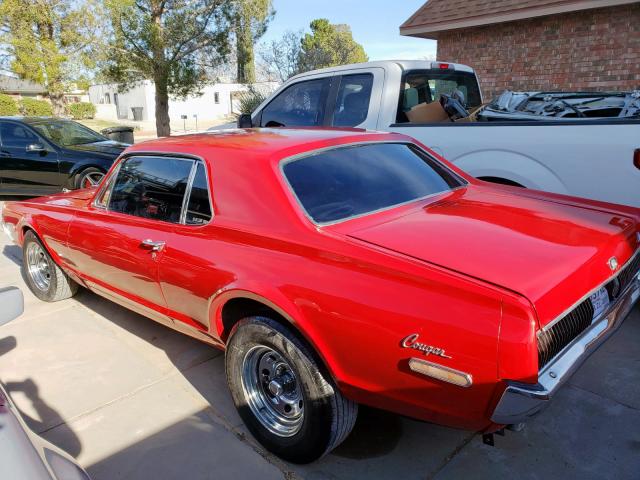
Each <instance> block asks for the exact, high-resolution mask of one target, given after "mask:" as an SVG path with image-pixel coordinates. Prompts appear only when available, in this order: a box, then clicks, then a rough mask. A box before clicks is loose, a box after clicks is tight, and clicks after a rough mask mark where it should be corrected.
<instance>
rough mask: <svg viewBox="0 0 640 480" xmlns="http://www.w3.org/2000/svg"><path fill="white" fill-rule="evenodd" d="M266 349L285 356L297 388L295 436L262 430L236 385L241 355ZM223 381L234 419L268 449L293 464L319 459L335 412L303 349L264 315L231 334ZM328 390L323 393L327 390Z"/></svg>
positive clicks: (324, 381)
mask: <svg viewBox="0 0 640 480" xmlns="http://www.w3.org/2000/svg"><path fill="white" fill-rule="evenodd" d="M256 346H266V347H269V348H272V349H273V350H275V351H277V352H278V353H279V354H280V355H282V356H283V357H285V358H286V359H287V361H288V362H289V365H290V366H291V367H292V368H293V370H294V373H295V375H296V377H297V379H298V382H299V384H300V385H301V386H302V391H303V397H304V420H303V424H302V427H301V429H300V431H299V432H298V433H296V434H295V435H293V436H291V437H279V436H277V435H275V434H273V433H271V432H270V431H269V430H267V429H266V428H265V427H264V426H263V425H262V424H261V423H260V421H259V420H258V419H257V418H256V417H255V416H254V414H253V412H252V411H251V409H250V407H249V406H248V405H247V402H246V399H245V395H244V390H243V387H242V365H243V359H244V356H245V355H246V353H247V352H248V351H249V350H251V349H252V348H253V347H256ZM225 361H226V362H225V363H226V371H227V382H228V384H229V390H230V392H231V396H232V398H233V401H234V403H235V405H236V408H237V410H238V413H239V414H240V417H241V418H242V420H243V421H244V423H245V425H246V426H247V428H248V429H249V431H250V432H251V434H252V435H253V436H254V437H255V438H256V439H257V440H258V441H259V442H260V443H261V444H262V445H264V446H265V447H266V448H267V449H268V450H269V451H271V452H272V453H274V454H276V455H278V456H279V457H281V458H283V459H285V460H288V461H290V462H293V463H309V462H312V461H314V460H316V459H318V458H320V457H321V456H322V455H324V453H325V452H326V451H327V448H328V447H329V444H330V442H331V433H332V432H331V429H332V426H333V425H334V424H335V421H334V415H335V414H336V412H335V408H334V407H333V405H334V402H332V398H331V397H332V395H334V393H333V391H331V390H330V388H331V387H329V385H330V384H329V383H328V379H327V378H326V375H323V374H322V373H321V371H320V369H319V368H318V364H317V362H316V361H315V360H314V358H313V356H312V355H311V353H310V352H309V350H308V349H307V348H306V347H305V346H304V345H303V344H302V343H301V342H300V341H299V340H298V339H296V338H295V336H293V335H292V334H291V333H290V332H288V331H287V329H286V328H284V327H283V326H281V325H280V324H278V323H277V322H275V321H273V320H271V319H269V318H265V317H250V318H247V319H244V320H241V321H240V322H239V323H238V324H237V325H236V327H234V330H233V331H232V334H231V338H230V340H229V342H228V344H227V351H226V354H225ZM327 387H329V391H328V389H327Z"/></svg>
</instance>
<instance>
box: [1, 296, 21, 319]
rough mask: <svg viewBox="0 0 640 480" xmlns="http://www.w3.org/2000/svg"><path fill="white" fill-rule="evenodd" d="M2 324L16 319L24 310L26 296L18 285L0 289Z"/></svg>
mask: <svg viewBox="0 0 640 480" xmlns="http://www.w3.org/2000/svg"><path fill="white" fill-rule="evenodd" d="M0 305H2V309H0V325H4V324H6V323H9V322H10V321H12V320H15V319H16V318H18V317H19V316H20V315H22V312H24V297H23V296H22V292H21V291H20V289H18V288H16V287H9V288H1V289H0Z"/></svg>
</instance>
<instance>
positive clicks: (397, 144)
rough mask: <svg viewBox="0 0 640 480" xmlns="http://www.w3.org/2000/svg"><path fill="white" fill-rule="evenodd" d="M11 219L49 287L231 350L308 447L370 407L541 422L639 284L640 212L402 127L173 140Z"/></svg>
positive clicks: (298, 445)
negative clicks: (525, 175) (517, 176)
mask: <svg viewBox="0 0 640 480" xmlns="http://www.w3.org/2000/svg"><path fill="white" fill-rule="evenodd" d="M2 220H3V224H4V229H5V230H6V231H7V233H8V234H9V235H10V236H11V237H12V238H13V239H14V240H15V241H16V242H17V243H18V244H19V245H21V246H22V248H23V251H24V263H23V268H24V272H25V276H26V278H27V280H28V283H29V287H30V288H31V290H32V291H33V293H34V294H35V295H36V296H38V297H39V298H41V299H42V300H44V301H49V302H53V301H57V300H62V299H64V298H68V297H71V296H72V295H73V294H74V293H75V292H76V291H77V290H78V287H79V286H82V287H85V288H88V289H89V290H91V291H93V292H95V293H97V294H99V295H102V296H104V297H106V298H108V299H110V300H113V301H114V302H117V303H119V304H121V305H124V306H126V307H127V308H130V309H131V310H134V311H136V312H139V313H142V314H143V315H146V316H148V317H149V318H151V319H153V320H156V321H158V322H160V323H163V324H165V325H167V326H170V327H172V328H175V329H176V330H179V331H181V332H184V333H187V334H189V335H192V336H194V337H196V338H198V339H200V340H202V341H204V342H208V343H210V344H212V345H215V346H217V347H220V348H224V349H225V350H226V372H227V379H228V383H229V388H230V390H231V395H232V396H233V400H234V402H235V405H236V407H237V409H238V411H239V413H240V415H241V416H242V418H243V419H244V421H245V422H246V424H247V427H248V428H249V429H250V431H251V432H252V433H253V435H254V436H255V437H256V438H257V439H258V440H259V441H260V442H261V443H262V444H263V445H264V446H265V447H266V448H267V449H269V450H270V451H272V452H274V453H275V454H277V455H279V456H281V457H282V458H284V459H286V460H289V461H293V462H310V461H313V460H315V459H317V458H319V457H321V456H322V455H324V454H326V453H327V452H329V451H331V450H332V449H333V448H335V447H336V446H337V445H339V444H340V442H342V441H343V440H344V439H345V438H346V437H347V435H348V434H349V432H350V430H351V429H352V427H353V425H354V422H355V421H356V416H357V413H358V404H365V405H371V406H373V407H377V408H382V409H387V410H391V411H394V412H397V413H400V414H403V415H408V416H411V417H414V418H418V419H422V420H426V421H430V422H436V423H440V424H444V425H450V426H453V427H459V428H465V429H471V430H475V431H478V432H483V433H491V432H495V431H497V430H499V429H501V428H503V427H504V426H505V425H515V424H520V423H522V422H525V421H526V420H528V419H529V418H531V417H532V416H533V415H535V414H536V413H538V412H539V411H540V410H542V409H543V408H544V407H545V406H546V405H547V404H548V403H549V401H550V400H551V398H552V397H553V396H554V394H555V393H556V392H557V391H558V389H559V388H560V386H561V385H562V384H563V383H564V382H565V381H566V380H567V379H568V378H569V376H570V375H571V374H572V372H574V371H575V369H576V368H578V367H579V366H580V365H581V364H582V363H583V361H584V360H585V358H587V357H588V356H589V354H591V353H592V352H593V351H594V350H595V349H596V348H597V347H598V346H599V345H600V344H601V343H602V342H603V341H604V340H606V338H607V337H608V336H609V335H610V334H611V333H612V332H613V331H614V330H615V329H616V328H617V327H618V326H619V325H620V324H621V322H622V321H623V320H624V318H625V317H626V316H627V314H628V313H629V311H630V309H631V307H632V306H633V304H634V303H635V302H636V301H637V300H638V297H639V296H640V210H638V209H635V208H631V207H625V206H620V205H612V204H605V203H600V202H595V201H589V200H581V199H577V198H571V197H567V196H562V195H554V194H548V193H541V192H536V191H530V190H524V189H517V188H514V187H507V186H498V185H493V184H487V183H484V182H480V181H478V180H475V179H474V178H471V177H469V176H468V175H466V174H465V173H464V172H462V171H460V170H458V169H457V168H456V167H454V166H453V165H451V164H449V163H448V162H447V161H445V160H444V159H443V158H441V157H439V156H438V155H437V154H435V153H434V152H433V151H431V150H429V149H428V148H426V147H425V146H424V145H421V144H419V143H418V142H416V141H414V140H413V139H411V138H409V137H406V136H402V135H397V134H386V133H374V132H363V131H356V130H311V129H310V130H304V129H299V130H287V129H272V130H269V129H264V130H251V129H249V130H232V131H227V132H219V133H211V134H202V135H190V136H181V137H171V138H165V139H160V140H156V141H151V142H147V143H142V144H138V145H134V146H132V147H130V148H129V149H128V150H126V151H125V152H124V154H123V155H122V156H121V157H120V159H119V161H118V162H117V163H116V164H115V165H114V167H113V168H112V169H111V171H110V172H109V174H108V175H107V176H106V177H105V179H104V181H103V182H102V184H101V185H100V186H99V187H98V188H97V189H88V190H80V191H73V192H69V193H63V194H59V195H53V196H50V197H43V198H37V199H34V200H28V201H23V202H17V203H8V204H6V205H5V208H4V211H3V213H2Z"/></svg>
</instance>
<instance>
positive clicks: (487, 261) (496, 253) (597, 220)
mask: <svg viewBox="0 0 640 480" xmlns="http://www.w3.org/2000/svg"><path fill="white" fill-rule="evenodd" d="M372 220H373V221H372V222H371V223H370V224H368V225H366V224H365V225H363V224H362V223H359V224H358V226H356V227H355V228H354V229H353V231H349V232H346V233H347V234H348V235H349V236H350V237H352V238H355V239H358V240H360V241H364V242H367V243H369V244H372V245H376V246H378V247H382V248H384V249H388V250H392V251H394V252H397V253H400V254H403V255H406V256H409V257H412V258H414V259H418V260H421V261H424V262H428V263H430V264H434V265H438V266H441V267H445V268H447V269H450V270H454V271H456V272H460V273H462V274H465V275H467V276H470V277H474V278H477V279H480V280H483V281H485V282H489V283H492V284H494V285H497V286H500V287H502V288H505V289H508V290H511V291H514V292H517V293H519V294H522V295H524V296H526V297H527V298H528V299H529V300H530V301H531V302H532V303H533V304H534V305H535V307H536V310H537V312H538V316H539V318H540V322H541V324H542V325H543V326H544V325H545V324H546V323H548V322H550V321H551V320H553V319H554V318H555V317H556V316H557V315H559V314H560V313H562V311H564V310H565V309H566V308H567V307H569V306H570V305H572V304H573V303H575V302H577V301H578V300H580V299H581V298H582V297H583V296H584V295H585V294H586V293H588V292H590V291H592V290H593V289H594V288H595V287H596V286H597V285H599V284H601V283H603V282H605V281H606V280H607V278H609V277H611V276H612V275H613V274H614V273H615V272H614V271H613V270H612V269H611V268H610V266H609V260H610V259H611V258H612V257H614V256H615V257H616V259H617V261H618V263H619V265H620V266H623V265H624V263H625V262H626V261H628V260H629V259H630V257H631V256H632V254H633V252H634V251H635V250H636V249H637V248H638V244H639V242H640V239H639V238H638V234H637V233H636V229H637V226H636V222H635V220H634V219H633V218H631V217H629V216H625V215H623V214H619V213H616V212H609V211H605V210H602V209H595V208H592V207H589V206H586V205H584V206H576V205H570V204H568V203H562V202H559V201H556V200H540V199H539V198H530V197H527V196H521V195H517V194H511V193H506V192H504V191H499V190H497V189H496V190H494V189H489V188H487V189H484V188H483V189H479V188H474V187H470V188H468V189H465V190H464V191H463V192H462V193H461V194H458V195H452V196H450V197H448V198H444V199H441V200H440V201H437V202H435V203H431V204H429V205H427V206H425V207H423V208H419V209H417V210H412V211H410V212H409V213H407V214H406V215H402V216H395V217H392V218H391V219H390V220H389V219H388V218H387V220H380V219H378V221H376V219H375V216H373V218H372Z"/></svg>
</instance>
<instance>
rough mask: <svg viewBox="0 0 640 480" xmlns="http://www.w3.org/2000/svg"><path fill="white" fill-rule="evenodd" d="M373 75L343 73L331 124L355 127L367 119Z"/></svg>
mask: <svg viewBox="0 0 640 480" xmlns="http://www.w3.org/2000/svg"><path fill="white" fill-rule="evenodd" d="M372 87H373V75H372V74H371V73H363V74H357V75H343V76H342V78H341V79H340V88H339V89H338V96H337V98H336V106H335V110H334V112H333V125H334V126H336V127H355V126H357V125H360V124H361V123H362V122H364V121H365V120H366V119H367V115H368V114H369V103H370V101H371V88H372Z"/></svg>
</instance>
